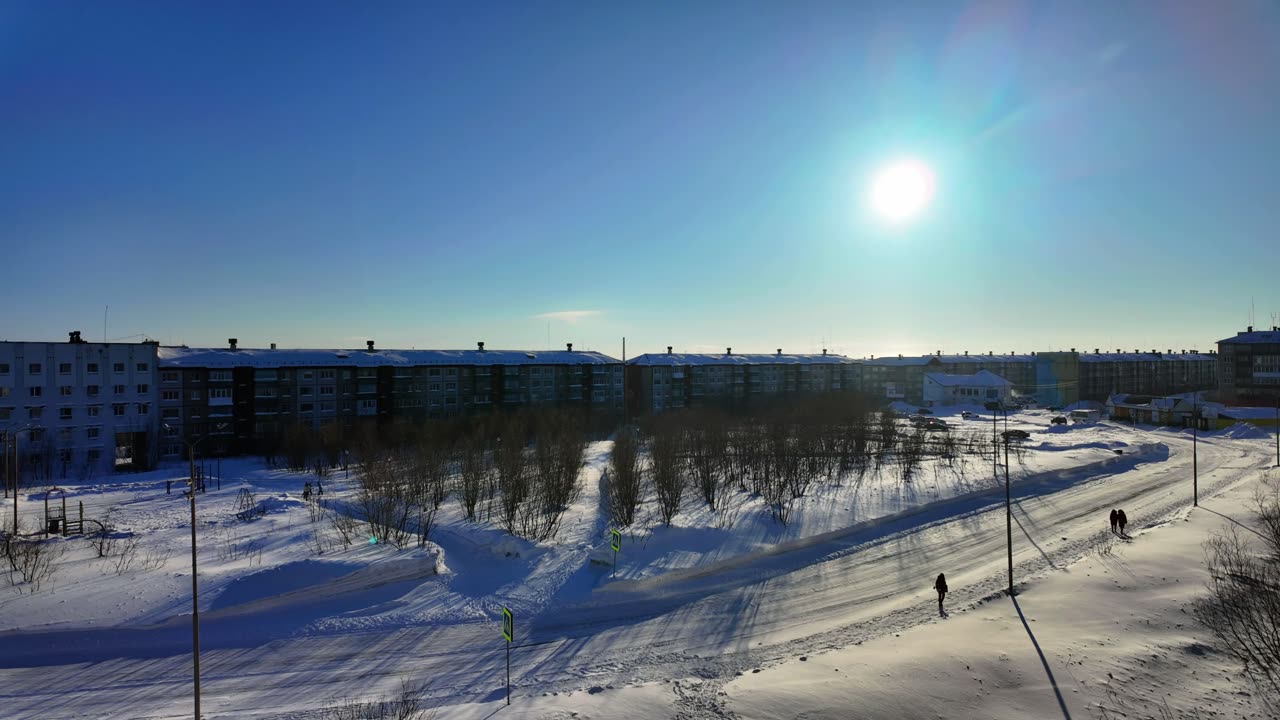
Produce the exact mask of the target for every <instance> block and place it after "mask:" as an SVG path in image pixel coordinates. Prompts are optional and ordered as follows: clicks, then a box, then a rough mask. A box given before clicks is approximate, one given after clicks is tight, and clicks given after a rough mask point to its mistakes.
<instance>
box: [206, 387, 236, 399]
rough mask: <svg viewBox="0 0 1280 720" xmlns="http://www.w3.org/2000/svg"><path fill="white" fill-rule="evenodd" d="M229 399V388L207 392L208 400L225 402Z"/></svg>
mask: <svg viewBox="0 0 1280 720" xmlns="http://www.w3.org/2000/svg"><path fill="white" fill-rule="evenodd" d="M230 397H231V388H213V389H211V390H209V399H210V400H214V399H222V400H226V399H229V398H230Z"/></svg>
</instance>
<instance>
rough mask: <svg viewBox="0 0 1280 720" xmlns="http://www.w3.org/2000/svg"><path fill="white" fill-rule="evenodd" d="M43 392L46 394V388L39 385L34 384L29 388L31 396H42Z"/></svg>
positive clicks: (28, 391) (28, 392)
mask: <svg viewBox="0 0 1280 720" xmlns="http://www.w3.org/2000/svg"><path fill="white" fill-rule="evenodd" d="M43 394H44V388H42V387H40V386H39V385H32V386H31V387H29V388H27V395H28V396H30V397H40V396H41V395H43Z"/></svg>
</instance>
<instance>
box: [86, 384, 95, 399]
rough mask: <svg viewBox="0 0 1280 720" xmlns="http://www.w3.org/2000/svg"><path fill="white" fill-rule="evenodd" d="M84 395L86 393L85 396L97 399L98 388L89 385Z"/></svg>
mask: <svg viewBox="0 0 1280 720" xmlns="http://www.w3.org/2000/svg"><path fill="white" fill-rule="evenodd" d="M85 393H87V394H88V395H89V397H98V386H97V385H89V386H87V387H85Z"/></svg>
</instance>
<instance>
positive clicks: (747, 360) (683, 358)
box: [627, 353, 861, 367]
mask: <svg viewBox="0 0 1280 720" xmlns="http://www.w3.org/2000/svg"><path fill="white" fill-rule="evenodd" d="M859 362H861V361H860V360H854V359H853V358H849V357H845V356H844V355H783V354H778V353H773V354H770V353H733V354H732V355H728V354H724V355H721V354H711V353H646V354H644V355H637V356H635V357H633V358H631V359H630V360H628V361H627V364H628V365H639V366H643V367H677V366H680V367H682V366H685V365H851V364H857V363H859Z"/></svg>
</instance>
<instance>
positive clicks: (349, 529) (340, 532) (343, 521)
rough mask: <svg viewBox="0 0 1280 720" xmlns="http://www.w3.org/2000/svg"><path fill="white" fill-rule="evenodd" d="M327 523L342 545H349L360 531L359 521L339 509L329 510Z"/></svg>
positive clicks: (347, 546)
mask: <svg viewBox="0 0 1280 720" xmlns="http://www.w3.org/2000/svg"><path fill="white" fill-rule="evenodd" d="M329 525H330V526H331V527H332V528H333V531H334V532H335V533H336V534H337V536H338V541H339V542H341V543H342V546H343V547H346V548H349V547H351V542H352V541H353V540H355V538H356V535H358V534H359V533H360V521H359V520H357V519H355V518H353V517H351V516H350V515H348V514H347V513H344V512H341V511H340V510H336V509H333V510H330V511H329Z"/></svg>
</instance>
